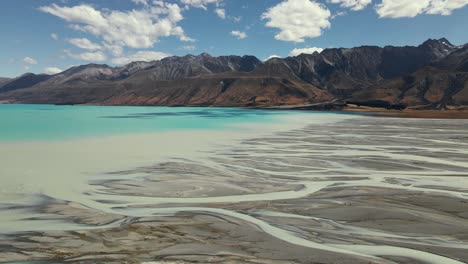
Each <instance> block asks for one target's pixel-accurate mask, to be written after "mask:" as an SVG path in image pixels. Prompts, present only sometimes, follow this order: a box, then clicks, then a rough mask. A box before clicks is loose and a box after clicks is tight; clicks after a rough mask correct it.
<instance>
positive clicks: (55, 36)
mask: <svg viewBox="0 0 468 264" xmlns="http://www.w3.org/2000/svg"><path fill="white" fill-rule="evenodd" d="M50 37H51V38H53V39H54V40H58V39H59V36H58V35H57V34H55V33H52V34H50Z"/></svg>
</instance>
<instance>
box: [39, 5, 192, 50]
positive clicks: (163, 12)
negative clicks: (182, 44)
mask: <svg viewBox="0 0 468 264" xmlns="http://www.w3.org/2000/svg"><path fill="white" fill-rule="evenodd" d="M137 2H141V1H137ZM39 10H41V11H43V12H45V13H49V14H51V15H54V16H57V17H59V18H62V19H63V20H65V21H67V22H69V23H70V27H71V28H72V29H75V30H79V31H83V32H87V33H90V34H92V35H94V36H96V37H98V38H100V39H102V41H103V42H104V43H106V44H107V45H117V46H121V47H129V48H150V47H153V45H154V44H155V43H156V42H158V40H159V39H160V38H162V37H169V36H175V37H178V38H179V39H180V40H182V41H193V39H191V38H189V37H188V36H186V34H185V32H184V30H183V29H182V28H181V27H180V26H178V23H179V22H180V21H181V20H182V19H183V16H182V10H181V8H180V7H179V6H178V5H177V4H175V3H165V2H163V1H157V0H155V1H153V2H152V5H151V6H149V7H143V8H142V9H133V10H130V11H119V10H108V9H101V10H98V9H96V8H94V7H93V6H91V5H87V4H81V5H77V6H71V7H67V6H59V5H56V4H52V5H50V6H42V7H40V8H39Z"/></svg>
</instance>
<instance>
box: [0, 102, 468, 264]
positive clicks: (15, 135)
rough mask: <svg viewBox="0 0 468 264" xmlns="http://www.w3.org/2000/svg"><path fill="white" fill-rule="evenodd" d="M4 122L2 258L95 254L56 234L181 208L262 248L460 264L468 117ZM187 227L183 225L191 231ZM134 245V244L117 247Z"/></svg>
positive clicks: (2, 109) (161, 113)
mask: <svg viewBox="0 0 468 264" xmlns="http://www.w3.org/2000/svg"><path fill="white" fill-rule="evenodd" d="M0 124H1V129H0V262H2V261H23V260H24V261H30V260H44V259H48V258H51V259H52V257H51V256H55V255H54V253H50V254H51V255H43V253H42V251H44V248H42V247H46V246H47V245H49V244H48V243H50V247H51V249H50V250H49V251H48V252H52V251H53V250H55V249H57V248H60V247H65V249H63V248H62V249H60V250H62V251H63V250H68V251H70V250H72V251H73V252H74V253H75V254H77V255H86V256H88V257H89V258H90V259H91V257H90V256H94V255H95V256H97V255H99V254H101V251H103V250H105V249H102V248H101V249H99V250H100V251H97V252H94V253H93V251H92V249H93V248H96V247H97V246H98V245H101V244H99V243H98V244H96V245H95V244H92V243H94V242H92V241H94V240H86V239H85V240H78V241H76V240H75V239H76V238H69V237H68V236H69V235H70V234H72V233H63V234H62V233H61V234H62V235H61V236H63V238H62V240H61V241H62V242H61V243H56V242H53V241H55V239H56V235H57V233H55V232H66V231H76V230H80V232H94V231H93V230H106V229H109V228H124V227H125V226H127V225H128V224H129V223H133V222H135V221H136V222H138V221H140V220H141V219H146V218H148V217H160V218H157V221H162V220H161V219H165V217H166V218H167V217H169V218H170V219H172V218H174V219H176V218H177V216H178V214H179V213H181V212H185V213H187V212H188V213H190V214H191V215H194V216H203V215H205V216H206V215H214V216H218V217H219V218H218V220H217V221H220V223H218V225H220V226H223V225H226V223H224V222H223V221H222V219H225V218H226V219H235V221H238V225H247V226H250V228H252V227H255V228H254V230H257V231H258V230H261V232H262V233H263V234H265V235H268V239H269V240H271V241H281V243H284V242H285V243H288V245H290V246H291V247H300V248H304V247H305V248H310V249H313V250H321V252H331V253H332V254H340V256H344V257H343V261H344V262H343V263H348V262H347V260H345V259H346V257H349V258H357V259H359V260H360V261H363V263H368V262H369V261H376V262H375V263H393V262H391V261H392V260H394V257H397V258H398V260H399V261H402V260H405V261H407V262H404V261H403V262H402V263H412V262H411V261H419V262H423V263H463V262H466V261H465V260H466V259H468V246H467V245H468V244H467V241H466V237H465V236H464V235H463V234H465V233H466V232H468V230H467V226H468V225H466V222H467V220H466V217H467V216H466V215H465V214H466V211H468V207H467V206H466V200H468V180H467V179H468V162H467V160H468V150H467V149H468V138H467V136H466V135H467V133H468V122H467V121H465V120H435V119H434V120H421V119H419V120H418V119H399V118H378V117H369V116H358V115H345V114H338V113H332V112H326V113H323V112H305V111H274V110H251V109H233V108H185V107H181V108H167V107H101V106H51V105H0ZM139 219H140V220H139ZM177 219H179V218H177ZM183 219H184V218H183ZM141 221H143V220H141ZM145 221H150V220H145ZM151 221H152V220H151ZM180 221H182V220H180ZM228 222H232V221H231V220H230V221H228ZM196 226H197V225H194V227H193V230H192V231H189V230H188V229H187V227H184V229H183V230H184V232H188V234H189V235H190V236H197V235H200V234H201V233H199V232H201V231H200V230H198V229H197V227H196ZM230 228H232V227H230ZM230 228H228V230H231V229H230ZM87 230H88V231H87ZM29 231H37V232H44V233H41V235H40V236H39V237H40V238H38V236H37V234H35V233H26V234H29V235H30V236H31V237H30V238H28V239H29V240H30V241H42V242H41V243H34V242H31V243H29V244H25V242H24V241H26V240H25V239H26V238H25V236H27V235H24V234H25V233H22V232H29ZM48 232H51V233H48ZM252 232H253V231H252ZM17 234H23V235H21V236H18V235H17ZM194 234H195V235H194ZM3 235H4V236H6V237H5V239H4V240H2V238H1V236H3ZM172 235H174V234H172ZM215 235H216V234H214V235H212V236H211V237H210V239H212V237H213V236H215ZM12 237H13V238H12ZM125 237H126V236H125ZM80 239H81V238H80ZM115 239H116V240H115V241H118V239H120V237H117V238H115ZM172 239H173V238H172ZM205 239H208V238H205ZM229 239H232V240H229ZM236 239H238V237H237V236H233V237H232V238H229V236H227V237H223V238H222V242H219V243H221V244H225V243H226V244H238V243H241V242H242V241H237V240H236ZM2 241H5V242H4V243H5V245H3V244H2ZM142 241H144V240H142ZM244 242H245V241H244ZM83 243H91V244H90V245H88V246H84V244H83ZM116 243H117V242H116ZM126 243H130V244H128V245H127V244H126ZM132 243H139V240H138V239H137V238H135V237H134V238H133V240H132V239H127V240H125V241H124V242H122V243H120V244H119V243H117V244H118V245H127V247H134V244H132ZM173 243H175V244H176V245H177V244H178V241H177V240H175V241H174V242H173ZM245 243H247V242H245ZM271 243H273V242H271ZM275 243H276V242H275ZM277 243H279V242H277ZM117 244H116V245H117ZM6 245H8V246H6ZM73 245H80V246H73ZM116 245H114V246H116ZM143 245H145V244H143ZM251 247H255V244H253V245H251ZM1 249H3V250H4V252H2V250H1ZM52 249H53V250H52ZM24 250H27V251H28V252H29V253H28V254H27V255H24V254H20V253H18V252H22V251H24ZM96 250H97V249H96ZM236 250H239V249H236ZM261 250H263V249H258V252H261ZM285 250H286V249H285ZM62 251H60V252H62ZM68 251H67V252H68ZM85 251H86V252H85ZM88 251H89V252H88ZM151 252H153V253H154V252H156V251H155V249H152V250H150V251H148V253H146V255H145V256H146V257H147V256H148V254H150V253H151ZM2 254H3V255H2ZM57 254H58V253H57ZM60 254H62V253H60ZM60 254H59V255H60ZM135 254H136V253H132V256H134V255H135ZM154 254H156V253H154ZM212 254H214V253H212ZM236 254H237V253H236ZM311 254H312V253H311ZM324 254H325V253H324ZM266 255H267V256H268V254H266ZM266 255H265V254H262V256H266ZM312 255H314V256H315V255H316V254H312ZM48 256H49V257H48ZM60 256H61V255H60ZM2 257H3V259H2ZM146 257H145V258H146ZM291 257H292V258H294V254H292V255H291ZM53 259H55V258H53ZM326 259H327V258H325V260H326ZM138 261H140V259H139V258H137V262H138ZM268 261H271V259H270V260H268ZM268 261H267V262H268ZM321 261H322V262H323V261H324V260H323V259H322V260H321ZM140 262H142V263H143V262H144V261H143V260H141V261H140ZM154 263H156V262H154ZM338 263H340V262H338ZM349 263H360V262H359V261H358V262H349Z"/></svg>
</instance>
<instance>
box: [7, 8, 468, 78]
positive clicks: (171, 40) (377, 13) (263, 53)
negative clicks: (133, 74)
mask: <svg viewBox="0 0 468 264" xmlns="http://www.w3.org/2000/svg"><path fill="white" fill-rule="evenodd" d="M467 28H468V0H109V1H102V0H2V1H0V32H1V35H2V37H1V41H0V76H1V77H16V76H19V75H21V74H24V73H26V72H33V73H37V74H40V73H47V74H55V73H58V72H60V71H62V70H65V69H68V68H70V67H72V66H75V65H81V64H88V63H99V64H108V65H112V66H119V65H124V64H126V63H129V62H131V61H145V60H146V61H151V60H158V59H162V58H164V57H167V56H172V55H186V54H200V53H203V52H207V53H209V54H211V55H213V56H219V55H254V56H257V57H258V58H259V59H261V60H265V59H268V58H269V57H272V56H278V57H287V56H295V55H298V54H300V53H313V52H315V51H318V52H320V51H321V50H322V49H325V48H338V47H345V48H350V47H355V46H360V45H377V46H385V45H394V46H404V45H413V46H414V45H419V44H421V43H422V42H424V41H425V40H427V39H429V38H442V37H445V38H447V39H448V40H449V41H451V42H452V43H453V44H456V45H462V44H465V43H467V42H468V31H467Z"/></svg>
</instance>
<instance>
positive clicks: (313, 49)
mask: <svg viewBox="0 0 468 264" xmlns="http://www.w3.org/2000/svg"><path fill="white" fill-rule="evenodd" d="M322 51H323V49H322V48H318V47H308V48H300V49H298V48H296V49H293V50H291V51H290V52H289V56H297V55H300V54H302V53H304V54H314V53H315V52H318V53H320V52H322Z"/></svg>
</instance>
